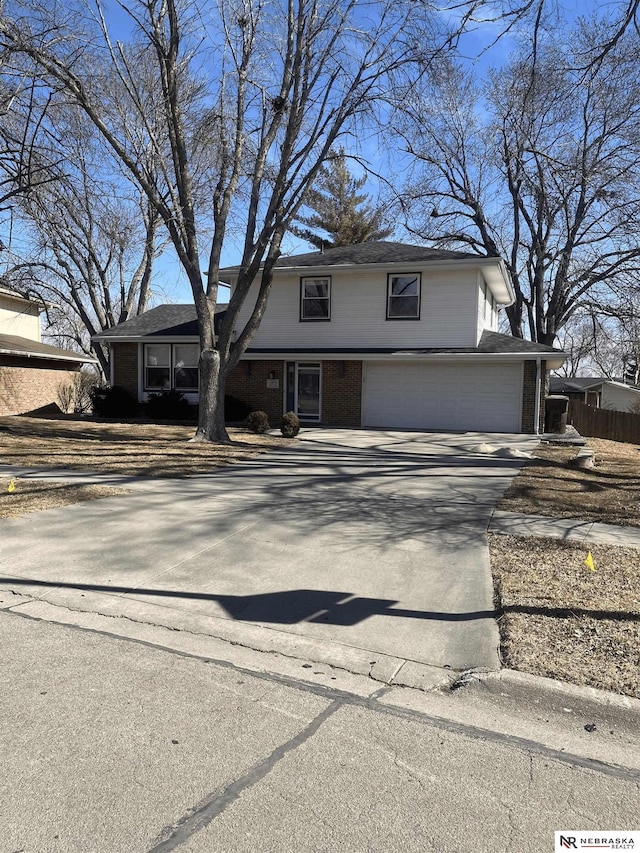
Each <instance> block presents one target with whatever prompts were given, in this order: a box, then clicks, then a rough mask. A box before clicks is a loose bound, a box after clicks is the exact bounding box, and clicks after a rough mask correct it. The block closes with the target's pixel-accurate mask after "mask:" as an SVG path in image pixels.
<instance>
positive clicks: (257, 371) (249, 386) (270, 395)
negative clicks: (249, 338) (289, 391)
mask: <svg viewBox="0 0 640 853" xmlns="http://www.w3.org/2000/svg"><path fill="white" fill-rule="evenodd" d="M284 365H285V363H284V361H241V362H240V363H239V364H238V365H236V367H234V369H233V370H232V371H231V375H230V376H229V378H228V379H227V388H226V393H227V394H231V395H232V396H233V397H237V398H238V399H239V400H242V401H243V402H245V403H246V404H247V405H248V406H250V407H251V410H252V411H262V412H266V413H267V415H268V417H269V423H270V424H271V426H272V427H279V426H280V419H281V418H282V415H283V414H284ZM272 373H273V374H275V378H276V379H277V380H278V388H267V379H270V378H272V377H271V374H272Z"/></svg>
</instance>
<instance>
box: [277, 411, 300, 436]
mask: <svg viewBox="0 0 640 853" xmlns="http://www.w3.org/2000/svg"><path fill="white" fill-rule="evenodd" d="M280 432H281V433H282V435H283V436H284V437H285V438H295V437H296V435H297V434H298V433H299V432H300V418H299V417H298V416H297V415H296V413H295V412H287V413H286V414H284V415H283V416H282V423H281V424H280Z"/></svg>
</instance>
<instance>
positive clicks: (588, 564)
mask: <svg viewBox="0 0 640 853" xmlns="http://www.w3.org/2000/svg"><path fill="white" fill-rule="evenodd" d="M584 564H585V566H586V567H587V568H588V569H591V571H592V572H595V570H596V567H595V566H594V564H593V557H592V556H591V551H589V553H588V554H587V559H586V560H585V561H584Z"/></svg>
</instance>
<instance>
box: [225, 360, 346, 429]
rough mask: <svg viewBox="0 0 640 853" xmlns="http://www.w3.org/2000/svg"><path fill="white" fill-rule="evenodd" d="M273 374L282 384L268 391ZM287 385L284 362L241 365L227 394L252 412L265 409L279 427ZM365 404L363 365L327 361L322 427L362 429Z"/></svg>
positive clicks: (323, 375) (229, 381) (228, 387)
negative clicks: (269, 379) (268, 380)
mask: <svg viewBox="0 0 640 853" xmlns="http://www.w3.org/2000/svg"><path fill="white" fill-rule="evenodd" d="M309 360H310V361H311V359H309ZM272 372H273V373H275V375H276V377H277V379H278V380H279V388H275V389H274V388H267V379H268V378H269V377H270V374H271V373H272ZM284 385H285V362H284V361H241V362H240V364H238V366H237V367H236V368H235V369H234V370H233V372H232V373H231V376H230V377H229V379H228V381H227V394H232V395H233V396H234V397H238V398H239V399H240V400H243V401H244V402H245V403H247V404H248V405H249V406H251V408H252V409H262V411H264V412H266V413H267V415H268V416H269V422H270V423H271V426H278V425H279V423H280V418H281V417H282V415H283V412H284V405H285V402H284V401H285V397H284ZM361 403H362V362H361V361H323V362H322V411H321V416H322V420H321V423H322V424H324V425H327V426H342V427H359V426H360V423H361V420H360V418H361Z"/></svg>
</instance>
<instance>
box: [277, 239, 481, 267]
mask: <svg viewBox="0 0 640 853" xmlns="http://www.w3.org/2000/svg"><path fill="white" fill-rule="evenodd" d="M481 257H482V256H481V255H476V254H473V253H471V252H453V251H449V250H447V249H432V248H430V247H428V246H414V245H412V244H410V243H392V242H389V241H387V240H378V241H371V242H369V243H353V244H352V245H350V246H337V247H336V248H333V249H325V250H324V251H322V252H320V251H316V252H305V253H304V254H302V255H290V256H287V255H283V256H281V257H279V258H278V260H277V261H276V267H292V266H293V267H323V266H343V265H347V264H348V265H356V264H388V263H398V264H402V263H412V262H414V261H416V262H417V261H462V260H470V259H473V260H479V259H480V258H481Z"/></svg>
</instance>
